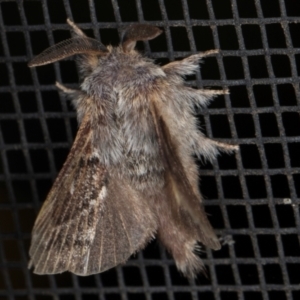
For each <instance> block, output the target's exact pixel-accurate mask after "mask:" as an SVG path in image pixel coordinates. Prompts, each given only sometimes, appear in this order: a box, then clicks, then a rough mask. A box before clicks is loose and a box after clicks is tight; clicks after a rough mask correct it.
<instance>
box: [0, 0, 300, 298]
mask: <svg viewBox="0 0 300 300" xmlns="http://www.w3.org/2000/svg"><path fill="white" fill-rule="evenodd" d="M67 17H68V18H71V19H72V20H74V21H75V23H77V24H78V25H79V26H80V27H81V28H83V29H84V31H85V32H86V33H87V34H88V35H89V36H91V37H95V38H97V39H100V40H101V41H102V42H103V43H104V44H105V45H106V44H113V45H117V44H118V42H119V36H120V33H121V29H122V28H123V27H124V26H126V25H128V24H130V23H137V22H142V23H143V22H144V23H148V24H153V25H156V26H159V27H160V28H162V29H163V30H164V33H163V34H162V35H161V36H159V37H158V38H156V39H155V40H153V41H150V42H149V43H148V42H147V43H142V42H141V43H140V42H139V43H138V48H139V49H140V50H141V51H144V52H145V53H146V55H148V56H150V57H152V58H154V59H155V60H156V62H157V63H158V64H165V63H167V62H169V61H171V60H174V59H180V58H183V57H186V56H188V55H191V54H193V53H196V52H198V51H204V50H210V49H220V50H221V51H220V54H218V55H215V56H212V57H208V58H206V59H205V61H204V62H203V63H202V64H201V71H199V72H198V73H197V74H196V75H195V76H191V77H189V78H187V80H188V83H189V84H191V85H193V86H194V87H198V88H200V87H211V88H219V89H222V88H229V90H230V93H231V94H230V95H229V96H225V97H223V96H220V97H218V98H216V99H215V101H214V102H213V103H212V104H211V105H210V106H209V108H208V109H204V110H201V111H199V119H200V121H201V126H202V130H203V131H204V132H205V133H206V134H207V135H208V136H209V137H211V138H215V139H219V140H222V141H228V142H231V143H236V144H239V145H240V147H241V151H240V153H238V154H237V155H232V156H228V155H222V156H221V157H219V158H218V160H217V161H215V163H213V164H210V163H205V162H202V164H201V178H200V180H201V190H202V192H203V194H204V196H205V205H206V211H207V213H208V214H209V219H210V221H211V222H212V224H213V226H214V228H216V231H217V233H218V235H219V236H220V237H221V238H222V239H223V240H224V241H225V242H224V246H223V248H222V249H221V250H220V251H216V252H212V251H210V250H207V251H203V254H202V255H201V256H202V257H203V259H204V262H205V264H206V266H207V274H208V275H207V277H205V276H203V275H199V276H198V278H197V279H196V280H190V281H188V280H186V279H185V278H183V277H182V276H181V275H180V274H179V273H178V272H177V270H176V268H175V266H174V262H173V260H172V259H171V258H170V257H169V256H168V254H166V253H165V251H164V250H163V249H162V248H161V247H160V245H159V244H158V243H157V241H153V242H152V243H151V244H150V245H149V246H148V247H147V248H146V249H145V251H143V252H140V253H139V254H137V255H136V256H135V257H133V258H132V259H131V260H130V261H129V262H128V263H127V264H126V265H125V266H123V267H118V268H115V269H112V270H110V271H108V272H105V273H102V274H100V275H95V276H89V277H78V276H74V275H71V274H69V273H65V274H61V275H56V276H37V275H33V274H32V271H30V270H27V267H26V266H27V261H28V248H29V242H30V231H31V229H32V226H33V222H34V219H35V216H36V214H37V212H38V209H39V207H40V205H41V203H42V202H43V201H44V199H45V197H46V195H47V192H48V191H49V189H50V187H51V184H52V182H53V180H54V178H55V176H56V174H57V172H58V171H59V170H60V168H61V166H62V164H63V162H64V160H65V158H66V156H67V154H68V150H69V148H70V146H71V144H72V141H73V139H74V136H75V134H76V130H77V123H76V115H75V112H74V110H73V109H72V107H71V106H70V104H69V102H68V101H67V100H65V99H64V98H63V97H61V96H60V95H59V94H58V92H57V90H56V88H55V86H54V83H55V81H56V80H57V81H60V82H62V83H65V84H66V85H68V86H70V87H77V86H78V76H77V71H76V65H75V63H74V60H73V58H70V59H67V60H65V61H62V62H59V63H56V64H54V65H49V66H44V67H40V68H36V69H29V68H28V67H27V62H28V60H29V59H30V58H32V57H33V56H34V55H36V54H38V53H40V52H41V51H42V50H44V49H45V48H47V47H49V46H50V45H53V44H55V43H57V42H59V41H62V40H64V39H66V38H68V37H70V31H69V27H68V26H67V24H66V18H67ZM299 17H300V2H299V1H298V0H285V1H284V0H260V1H258V0H257V1H255V0H222V1H220V0H219V1H218V0H211V1H209V0H164V1H163V0H119V1H117V0H101V1H100V0H94V1H92V0H91V1H88V0H76V1H75V0H74V1H68V0H55V1H54V0H52V1H50V0H49V1H46V0H32V1H29V0H24V1H21V0H20V1H13V0H6V1H5V0H1V1H0V28H1V32H0V33H1V37H0V38H1V44H0V129H1V130H0V155H1V158H0V300H11V299H17V300H23V299H32V300H33V299H36V300H48V299H49V300H50V299H64V300H71V299H76V300H79V299H88V300H90V299H91V300H93V299H108V300H110V299H128V300H135V299H149V300H150V299H155V300H156V299H157V300H161V299H176V300H179V299H184V300H185V299H187V300H189V299H201V300H213V299H222V300H235V299H243V300H252V299H255V300H260V299H264V300H267V299H270V300H273V299H274V300H275V299H276V300H283V299H289V300H290V299H300V242H299V230H300V218H299V204H300V116H299V108H300V96H299V95H300V94H299V72H300V37H299V32H300V18H299ZM199 163H200V162H199Z"/></svg>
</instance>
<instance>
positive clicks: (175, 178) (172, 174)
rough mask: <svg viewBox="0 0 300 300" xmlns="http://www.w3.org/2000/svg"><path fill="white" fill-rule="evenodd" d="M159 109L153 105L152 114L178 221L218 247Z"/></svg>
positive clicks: (169, 199)
mask: <svg viewBox="0 0 300 300" xmlns="http://www.w3.org/2000/svg"><path fill="white" fill-rule="evenodd" d="M158 111H159V110H158V109H157V108H156V107H155V104H154V105H153V111H152V114H153V116H154V119H155V121H154V123H155V127H156V132H157V136H158V140H159V145H160V152H161V156H162V159H163V162H164V166H165V169H166V172H165V174H166V175H165V176H166V190H167V197H166V198H167V201H170V203H169V207H170V209H171V210H172V216H173V218H175V220H176V219H177V221H175V222H176V224H178V226H180V224H181V225H182V226H184V228H183V230H186V232H188V233H189V234H194V235H195V237H197V240H198V241H199V242H201V243H202V244H204V245H205V246H207V247H209V248H211V249H214V250H218V249H220V247H221V246H220V242H219V240H218V238H217V236H216V234H215V232H214V230H213V228H212V226H211V225H210V223H209V221H208V219H207V216H206V213H205V211H204V208H203V205H202V204H201V198H200V197H201V196H200V194H198V195H197V194H196V193H195V192H194V190H193V188H192V185H191V183H190V181H189V179H188V177H187V175H186V171H185V169H184V168H183V165H182V163H181V159H180V157H179V154H178V149H177V147H176V144H175V143H174V142H173V140H172V137H171V134H170V131H169V129H168V126H167V124H166V122H165V121H164V119H163V117H162V116H160V115H159V113H158Z"/></svg>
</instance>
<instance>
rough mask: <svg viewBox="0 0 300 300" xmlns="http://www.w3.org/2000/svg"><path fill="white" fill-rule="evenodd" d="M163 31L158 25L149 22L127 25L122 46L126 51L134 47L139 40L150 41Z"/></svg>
mask: <svg viewBox="0 0 300 300" xmlns="http://www.w3.org/2000/svg"><path fill="white" fill-rule="evenodd" d="M161 33H162V30H161V29H159V28H158V27H155V26H152V25H147V24H134V25H130V26H129V27H127V28H126V29H125V30H124V32H123V34H122V47H123V50H124V52H130V51H131V50H133V49H134V47H135V45H136V42H137V41H148V40H152V39H154V38H156V37H157V36H158V35H160V34H161Z"/></svg>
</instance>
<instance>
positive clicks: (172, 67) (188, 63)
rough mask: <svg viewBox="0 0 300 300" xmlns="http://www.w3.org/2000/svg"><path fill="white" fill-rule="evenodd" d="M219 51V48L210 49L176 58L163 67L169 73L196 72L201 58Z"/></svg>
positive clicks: (189, 73) (182, 74)
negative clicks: (179, 58)
mask: <svg viewBox="0 0 300 300" xmlns="http://www.w3.org/2000/svg"><path fill="white" fill-rule="evenodd" d="M217 53H219V50H209V51H205V52H201V53H197V54H194V55H191V56H189V57H187V58H184V59H182V60H176V61H172V62H170V63H168V64H167V65H164V66H163V67H162V69H163V70H164V71H165V73H166V74H167V75H179V76H187V75H191V74H194V73H195V72H196V70H198V68H199V61H200V60H201V58H203V57H206V56H209V55H212V54H217Z"/></svg>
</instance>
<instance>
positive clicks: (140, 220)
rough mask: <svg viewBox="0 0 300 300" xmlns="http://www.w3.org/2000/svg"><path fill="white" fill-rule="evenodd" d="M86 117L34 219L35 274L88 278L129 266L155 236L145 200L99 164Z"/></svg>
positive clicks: (32, 260)
mask: <svg viewBox="0 0 300 300" xmlns="http://www.w3.org/2000/svg"><path fill="white" fill-rule="evenodd" d="M93 150H94V149H93V145H92V130H91V127H90V122H89V116H88V115H86V116H85V117H84V118H83V120H82V123H81V126H80V128H79V130H78V133H77V136H76V139H75V141H74V144H73V146H72V148H71V150H70V153H69V155H68V157H67V160H66V162H65V164H64V166H63V168H62V170H61V171H60V173H59V175H58V176H57V178H56V180H55V183H54V185H53V187H52V189H51V190H50V193H49V195H48V197H47V199H46V201H45V203H44V205H43V206H42V209H41V211H40V213H39V215H38V217H37V219H36V222H35V225H34V228H33V232H32V241H31V246H30V251H29V255H30V257H31V260H30V262H29V267H31V266H33V267H34V272H35V273H37V274H56V273H61V272H64V271H70V272H73V273H75V274H78V275H90V274H94V273H99V272H102V271H105V270H106V269H109V268H112V267H114V266H116V265H117V264H120V263H123V262H125V261H126V260H127V259H128V258H129V256H130V255H131V254H132V253H134V252H135V251H138V250H139V249H140V248H142V247H144V245H145V244H146V243H147V242H148V240H149V239H151V237H152V236H153V234H154V232H155V231H156V227H157V225H156V224H157V222H156V218H155V214H154V213H153V210H152V209H151V207H150V206H149V205H147V201H143V199H142V195H138V194H137V192H135V191H134V190H133V189H131V187H130V185H129V184H128V183H126V182H124V181H123V182H122V181H121V179H120V181H117V180H118V179H117V178H116V177H115V176H114V172H113V170H112V171H111V170H108V169H107V168H106V167H105V166H103V165H101V164H100V162H99V159H98V158H97V155H96V154H95V152H93Z"/></svg>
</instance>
